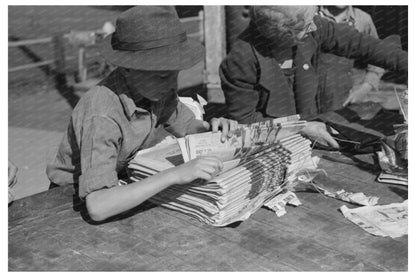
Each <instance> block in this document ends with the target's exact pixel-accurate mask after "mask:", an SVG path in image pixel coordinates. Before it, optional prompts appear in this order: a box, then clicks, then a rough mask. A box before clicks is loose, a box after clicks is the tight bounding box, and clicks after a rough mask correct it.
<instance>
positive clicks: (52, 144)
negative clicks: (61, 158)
mask: <svg viewBox="0 0 416 277" xmlns="http://www.w3.org/2000/svg"><path fill="white" fill-rule="evenodd" d="M62 136H63V133H62V132H54V131H45V130H36V129H29V128H20V127H9V159H11V160H12V161H13V162H14V163H15V164H16V165H17V166H18V168H19V170H18V172H17V178H18V180H17V184H16V185H15V186H14V187H13V188H12V193H13V194H14V195H15V199H19V198H23V197H26V196H29V195H32V194H36V193H39V192H42V191H45V190H47V189H48V187H49V183H50V182H49V180H48V178H47V176H46V173H45V170H46V164H47V162H48V161H50V160H51V159H52V158H53V157H54V156H55V154H56V151H57V148H58V145H59V143H60V141H61V139H62Z"/></svg>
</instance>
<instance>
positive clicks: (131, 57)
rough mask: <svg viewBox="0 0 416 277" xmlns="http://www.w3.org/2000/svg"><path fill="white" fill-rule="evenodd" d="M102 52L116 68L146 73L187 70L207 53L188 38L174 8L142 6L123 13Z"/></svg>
mask: <svg viewBox="0 0 416 277" xmlns="http://www.w3.org/2000/svg"><path fill="white" fill-rule="evenodd" d="M100 50H101V51H100V52H101V54H102V55H103V57H104V58H105V59H106V60H107V61H108V62H110V63H112V64H114V65H116V66H119V67H123V68H128V69H131V70H144V71H179V70H183V69H187V68H190V67H192V66H193V65H195V64H196V63H198V62H199V61H200V60H201V59H202V57H203V52H204V49H203V46H202V45H201V43H199V42H197V41H193V40H190V39H188V38H187V36H186V32H185V30H184V28H183V26H182V24H181V23H180V21H179V18H178V15H177V13H176V11H175V9H174V8H173V7H171V6H139V7H134V8H131V9H129V10H127V11H125V12H123V13H122V14H121V15H120V16H119V17H118V19H117V21H116V29H115V32H114V33H112V35H110V36H108V37H106V38H105V39H104V41H103V43H102V44H101V49H100Z"/></svg>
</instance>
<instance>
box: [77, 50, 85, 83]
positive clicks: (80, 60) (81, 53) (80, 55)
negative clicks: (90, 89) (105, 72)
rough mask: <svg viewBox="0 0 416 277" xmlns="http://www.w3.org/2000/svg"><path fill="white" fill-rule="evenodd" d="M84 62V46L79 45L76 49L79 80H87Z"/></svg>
mask: <svg viewBox="0 0 416 277" xmlns="http://www.w3.org/2000/svg"><path fill="white" fill-rule="evenodd" d="M85 63H86V62H85V47H84V46H80V47H79V49H78V74H79V79H80V82H85V81H86V80H87V67H86V65H85Z"/></svg>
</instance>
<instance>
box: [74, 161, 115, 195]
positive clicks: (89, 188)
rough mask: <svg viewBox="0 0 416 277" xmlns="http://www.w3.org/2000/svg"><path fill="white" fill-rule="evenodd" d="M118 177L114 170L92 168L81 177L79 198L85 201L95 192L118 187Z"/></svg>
mask: <svg viewBox="0 0 416 277" xmlns="http://www.w3.org/2000/svg"><path fill="white" fill-rule="evenodd" d="M117 184H118V177H117V172H116V171H115V170H114V169H105V168H90V169H88V170H87V171H86V172H85V173H83V174H82V175H81V176H80V177H79V197H80V198H81V199H84V198H85V197H86V196H87V195H88V194H90V193H91V192H93V191H96V190H100V189H103V188H111V187H114V186H117Z"/></svg>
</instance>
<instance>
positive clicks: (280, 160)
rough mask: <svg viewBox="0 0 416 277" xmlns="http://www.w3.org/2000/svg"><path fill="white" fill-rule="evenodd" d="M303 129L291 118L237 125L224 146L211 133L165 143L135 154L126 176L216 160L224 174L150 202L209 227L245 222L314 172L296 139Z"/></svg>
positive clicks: (303, 143)
mask: <svg viewBox="0 0 416 277" xmlns="http://www.w3.org/2000/svg"><path fill="white" fill-rule="evenodd" d="M305 123H306V122H305V121H301V120H299V116H290V117H285V118H278V119H275V120H271V121H266V122H262V123H256V124H251V125H239V127H238V129H237V130H236V131H235V132H234V134H233V136H232V137H231V138H228V139H227V141H226V142H224V143H223V142H221V141H220V136H221V134H220V133H211V132H207V133H202V134H195V135H189V136H186V137H184V138H179V139H177V140H168V141H166V142H164V143H162V144H159V145H156V146H154V147H153V148H149V149H145V150H142V151H140V152H138V153H137V154H136V156H135V157H134V159H133V160H132V161H131V162H130V164H129V166H128V173H129V176H130V179H131V180H132V181H139V180H142V179H144V178H146V177H148V176H151V175H153V174H156V173H157V172H160V171H163V170H165V169H168V168H171V167H174V166H177V165H180V164H182V163H184V162H187V161H189V160H192V159H195V158H197V157H199V156H203V155H213V156H217V157H218V158H219V159H220V160H222V161H223V164H224V168H223V170H222V172H220V173H219V175H217V176H216V177H214V178H213V179H212V180H210V181H203V180H195V181H194V182H191V183H190V184H187V185H173V186H171V187H169V188H167V189H165V190H164V191H162V192H160V193H158V194H157V195H155V196H154V197H152V198H151V199H150V201H152V202H155V203H157V204H159V205H161V206H163V207H166V208H169V209H173V210H176V211H178V212H181V213H184V214H187V215H189V216H192V217H194V218H197V219H199V220H200V221H202V222H205V223H207V224H210V225H213V226H225V225H228V224H230V223H233V222H236V221H243V220H245V219H247V218H248V217H249V216H250V215H251V214H253V213H254V212H255V211H256V210H258V209H259V208H260V207H261V206H262V205H263V204H264V203H271V202H270V200H271V199H273V198H274V197H276V196H277V195H278V194H279V193H281V192H282V191H283V190H284V189H285V188H287V187H289V186H290V185H291V184H292V183H293V182H295V181H296V180H297V179H296V178H297V176H296V173H297V172H298V171H299V170H302V169H305V168H311V169H314V168H316V165H315V163H314V161H313V159H312V157H311V152H312V150H311V147H310V141H309V140H307V139H305V138H303V137H302V136H301V135H300V134H299V131H300V130H301V129H302V128H303V127H304V126H305Z"/></svg>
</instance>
